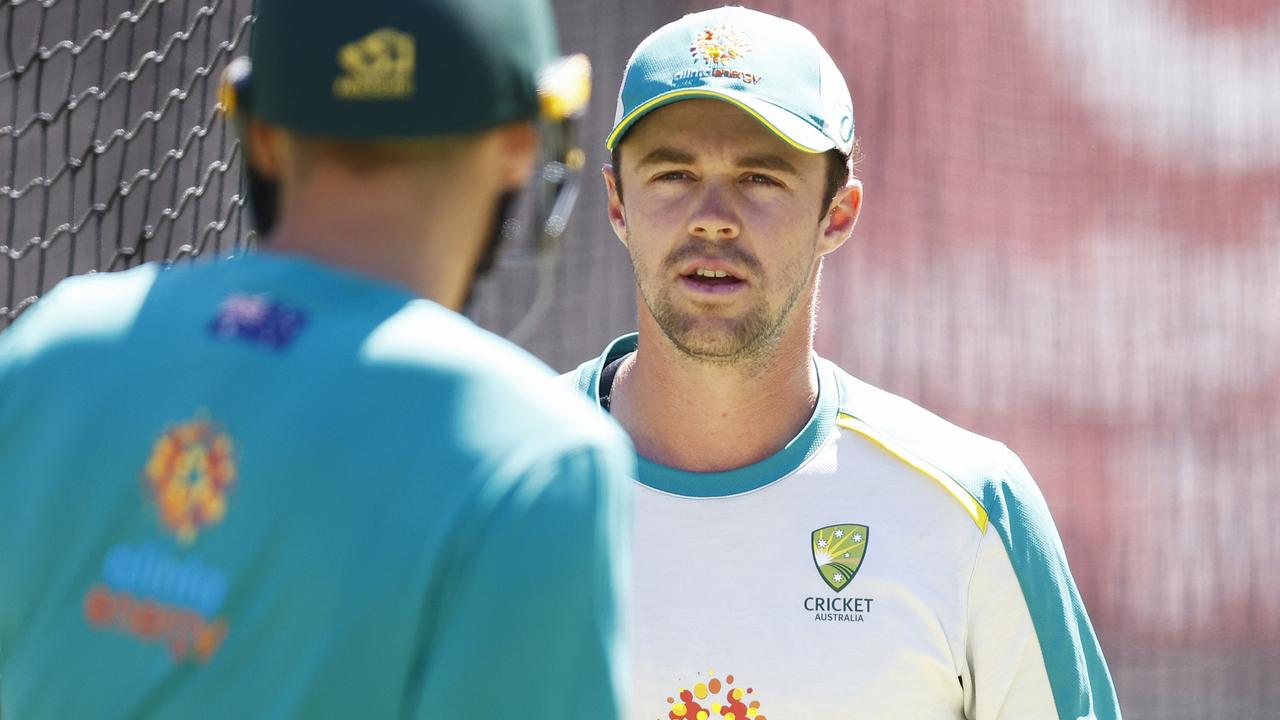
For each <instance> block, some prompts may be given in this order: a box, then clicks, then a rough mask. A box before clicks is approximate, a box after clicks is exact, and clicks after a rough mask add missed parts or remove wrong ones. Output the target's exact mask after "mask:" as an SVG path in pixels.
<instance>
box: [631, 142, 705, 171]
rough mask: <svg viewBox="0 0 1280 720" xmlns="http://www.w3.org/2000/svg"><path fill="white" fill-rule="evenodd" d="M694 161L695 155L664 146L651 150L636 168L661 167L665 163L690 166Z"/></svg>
mask: <svg viewBox="0 0 1280 720" xmlns="http://www.w3.org/2000/svg"><path fill="white" fill-rule="evenodd" d="M693 159H694V158H693V153H689V152H685V151H684V150H677V149H676V148H673V147H669V146H666V145H662V146H659V147H656V148H654V149H652V150H650V151H649V152H648V153H646V154H645V156H644V157H642V158H640V162H638V163H636V167H644V166H645V165H661V164H663V163H673V164H676V165H688V164H690V163H692V162H693Z"/></svg>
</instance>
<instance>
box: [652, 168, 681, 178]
mask: <svg viewBox="0 0 1280 720" xmlns="http://www.w3.org/2000/svg"><path fill="white" fill-rule="evenodd" d="M688 178H689V174H688V173H686V172H685V171H683V170H670V171H668V172H664V173H662V174H660V175H658V176H657V177H655V178H654V180H687V179H688Z"/></svg>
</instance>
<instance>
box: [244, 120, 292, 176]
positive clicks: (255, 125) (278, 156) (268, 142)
mask: <svg viewBox="0 0 1280 720" xmlns="http://www.w3.org/2000/svg"><path fill="white" fill-rule="evenodd" d="M246 132H247V134H248V136H249V141H248V143H246V144H247V146H248V150H249V157H248V161H249V167H251V168H253V170H254V172H256V173H258V174H259V175H261V176H262V177H263V178H265V179H267V180H279V179H280V175H281V174H282V173H283V172H284V168H283V162H284V160H283V154H284V149H283V143H284V142H285V139H284V132H285V131H284V130H282V129H280V128H278V127H275V126H273V125H268V124H266V123H264V122H262V121H261V120H256V119H252V118H250V120H249V122H248V123H247V127H246Z"/></svg>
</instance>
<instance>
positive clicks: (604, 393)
mask: <svg viewBox="0 0 1280 720" xmlns="http://www.w3.org/2000/svg"><path fill="white" fill-rule="evenodd" d="M626 359H627V356H626V355H623V356H622V357H620V358H618V359H617V360H614V361H613V362H611V363H609V364H608V365H605V366H604V370H601V371H600V407H602V408H604V409H605V412H609V411H610V406H611V405H612V404H613V401H612V400H611V399H610V397H609V396H610V394H612V393H613V379H614V378H615V377H617V375H618V368H620V367H622V361H623V360H626Z"/></svg>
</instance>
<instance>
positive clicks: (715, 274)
mask: <svg viewBox="0 0 1280 720" xmlns="http://www.w3.org/2000/svg"><path fill="white" fill-rule="evenodd" d="M680 279H681V284H682V285H683V286H684V287H686V288H688V289H690V290H693V291H694V292H698V293H711V294H725V293H730V292H734V291H736V290H738V289H740V288H743V287H745V286H746V284H747V283H746V281H745V280H743V279H742V278H740V277H738V276H736V275H734V274H733V273H731V272H729V271H728V270H722V269H719V268H708V267H695V268H694V269H693V270H692V271H690V272H687V273H685V274H684V275H681V276H680Z"/></svg>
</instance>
